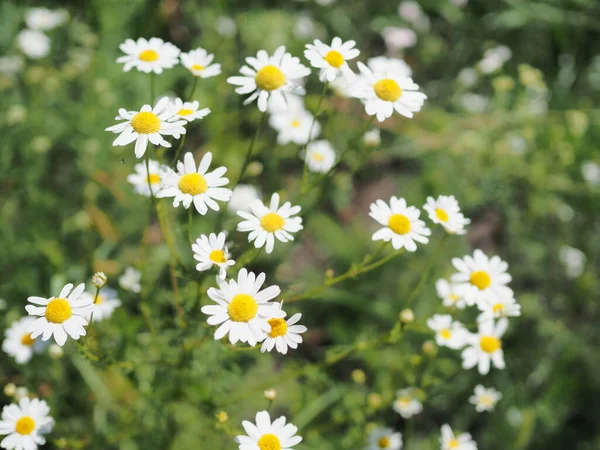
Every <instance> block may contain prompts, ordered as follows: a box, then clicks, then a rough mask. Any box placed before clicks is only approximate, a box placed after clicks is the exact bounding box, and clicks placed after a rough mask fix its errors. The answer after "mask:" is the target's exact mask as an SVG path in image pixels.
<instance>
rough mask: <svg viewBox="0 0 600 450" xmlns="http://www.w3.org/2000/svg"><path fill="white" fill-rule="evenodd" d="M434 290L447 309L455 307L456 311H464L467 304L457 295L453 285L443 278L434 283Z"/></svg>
mask: <svg viewBox="0 0 600 450" xmlns="http://www.w3.org/2000/svg"><path fill="white" fill-rule="evenodd" d="M435 290H436V292H437V295H438V297H439V298H441V299H442V301H443V303H442V304H443V305H444V306H447V307H448V308H451V307H456V308H458V309H465V307H466V306H467V304H466V303H465V301H464V300H463V298H462V297H461V296H460V294H459V293H458V291H457V289H456V286H455V285H454V284H451V283H448V281H447V280H444V279H443V278H441V279H439V280H437V281H436V282H435Z"/></svg>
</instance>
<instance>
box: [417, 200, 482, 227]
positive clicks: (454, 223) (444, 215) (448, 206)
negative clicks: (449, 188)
mask: <svg viewBox="0 0 600 450" xmlns="http://www.w3.org/2000/svg"><path fill="white" fill-rule="evenodd" d="M423 209H424V210H425V211H427V214H429V219H430V220H431V221H432V222H433V223H439V224H440V225H442V226H443V227H444V229H445V230H446V231H447V232H448V233H450V234H465V233H466V231H465V226H466V225H468V224H470V223H471V220H470V219H467V218H466V217H465V216H464V215H463V214H462V213H461V212H460V207H459V206H458V202H457V201H456V199H455V198H454V196H453V195H440V196H439V197H438V198H437V199H434V198H433V197H427V203H426V204H425V206H423Z"/></svg>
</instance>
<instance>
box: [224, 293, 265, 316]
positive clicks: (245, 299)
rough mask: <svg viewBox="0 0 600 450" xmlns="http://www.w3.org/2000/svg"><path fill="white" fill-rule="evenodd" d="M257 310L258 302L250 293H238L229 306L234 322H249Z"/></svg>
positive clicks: (228, 309)
mask: <svg viewBox="0 0 600 450" xmlns="http://www.w3.org/2000/svg"><path fill="white" fill-rule="evenodd" d="M257 312H258V303H256V300H254V298H252V296H251V295H248V294H237V295H236V296H234V297H233V299H232V300H231V303H229V306H228V307H227V313H228V314H229V317H230V318H231V320H233V321H234V322H248V321H249V320H250V319H253V318H254V316H256V313H257Z"/></svg>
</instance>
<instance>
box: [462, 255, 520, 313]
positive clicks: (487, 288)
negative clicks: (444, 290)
mask: <svg viewBox="0 0 600 450" xmlns="http://www.w3.org/2000/svg"><path fill="white" fill-rule="evenodd" d="M452 265H454V267H455V268H456V270H458V273H456V274H454V275H452V282H453V283H455V284H456V289H457V291H458V292H460V294H461V296H462V297H463V298H464V300H465V302H466V303H467V305H469V306H471V305H474V304H475V303H477V302H479V301H482V300H485V298H486V297H487V296H488V295H490V294H495V295H497V296H498V297H512V296H513V291H512V289H510V288H509V287H508V286H506V285H507V284H508V283H510V281H511V280H512V277H511V276H510V275H509V274H508V273H506V269H508V264H507V263H505V262H504V261H502V260H501V259H500V258H499V257H498V256H492V257H491V258H488V257H487V256H486V254H485V253H483V252H482V251H481V250H479V249H477V250H475V251H474V252H473V256H469V255H467V256H465V257H463V258H462V259H461V258H453V259H452Z"/></svg>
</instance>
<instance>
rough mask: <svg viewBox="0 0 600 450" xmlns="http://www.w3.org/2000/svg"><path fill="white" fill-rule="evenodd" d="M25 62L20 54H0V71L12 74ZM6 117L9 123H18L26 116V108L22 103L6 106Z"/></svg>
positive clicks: (20, 68)
mask: <svg viewBox="0 0 600 450" xmlns="http://www.w3.org/2000/svg"><path fill="white" fill-rule="evenodd" d="M24 66H25V62H24V60H23V57H22V56H17V55H15V56H0V73H2V74H4V75H14V74H16V73H19V72H21V71H22V70H23V67H24ZM6 116H7V117H6V118H7V121H8V123H9V124H14V123H19V122H22V121H23V120H25V117H27V110H26V109H25V108H24V107H23V106H22V105H12V106H11V107H10V108H8V111H7V114H6Z"/></svg>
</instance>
